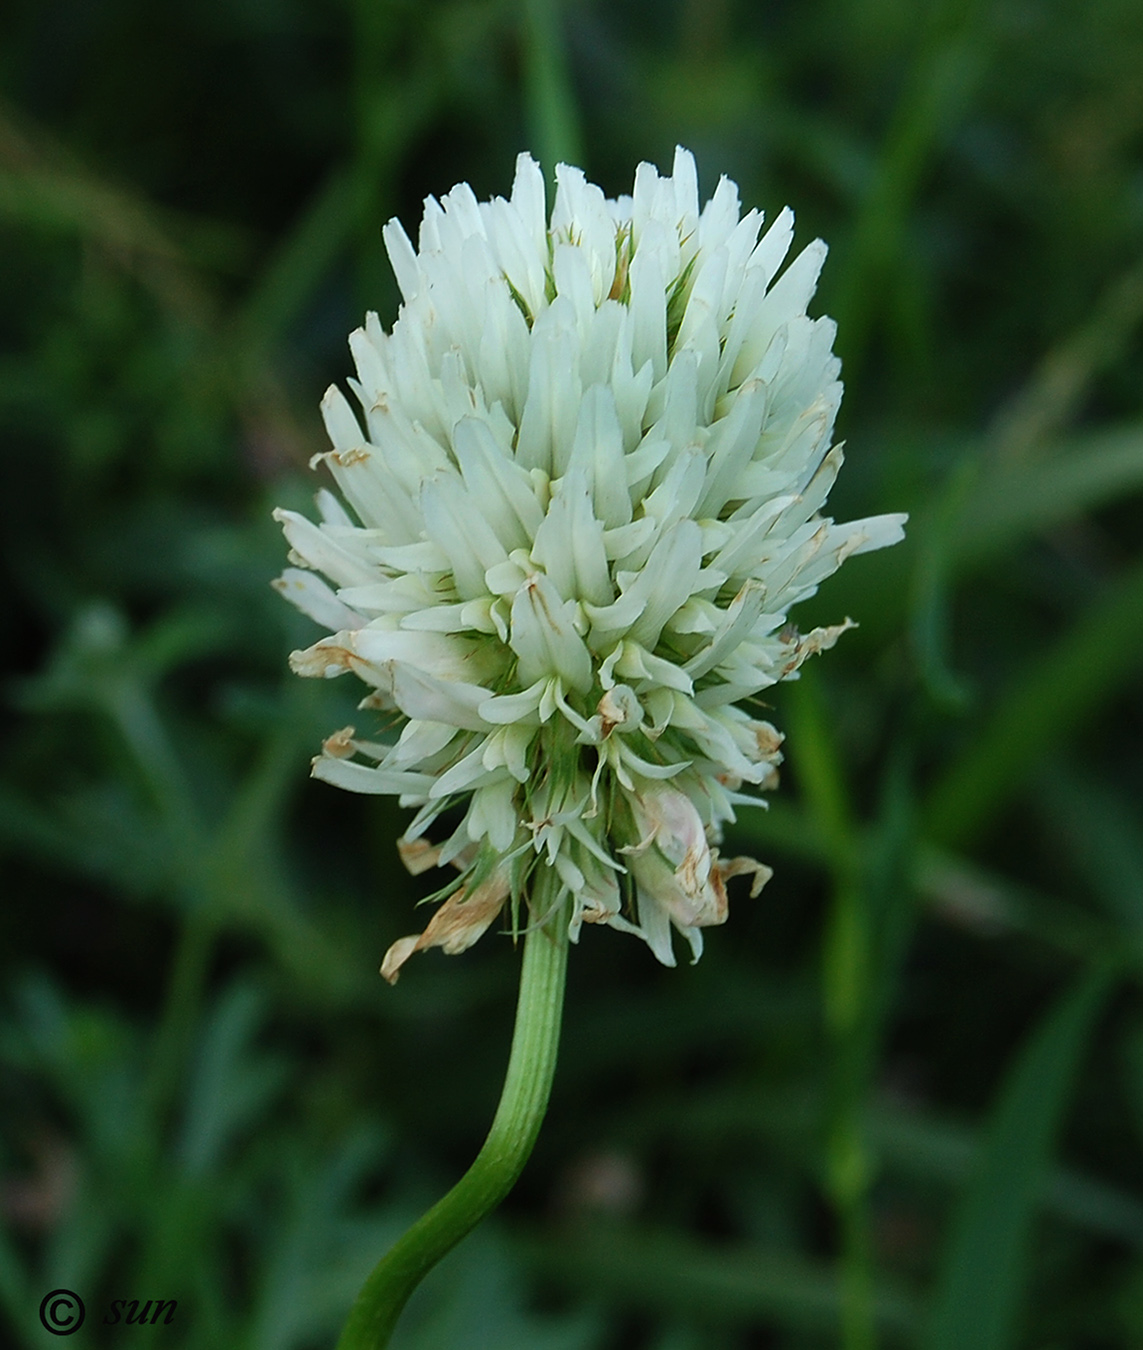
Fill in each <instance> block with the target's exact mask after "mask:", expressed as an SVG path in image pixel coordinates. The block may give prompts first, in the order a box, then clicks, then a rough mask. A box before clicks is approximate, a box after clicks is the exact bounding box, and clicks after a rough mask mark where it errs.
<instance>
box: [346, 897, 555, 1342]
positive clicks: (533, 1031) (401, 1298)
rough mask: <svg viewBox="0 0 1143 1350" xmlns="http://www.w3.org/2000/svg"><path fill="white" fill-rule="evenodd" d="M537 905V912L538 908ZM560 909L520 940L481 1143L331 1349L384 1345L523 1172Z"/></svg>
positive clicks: (362, 1297)
mask: <svg viewBox="0 0 1143 1350" xmlns="http://www.w3.org/2000/svg"><path fill="white" fill-rule="evenodd" d="M536 909H537V910H539V912H540V913H543V909H542V908H541V907H540V906H536ZM563 911H564V906H563V905H562V904H561V905H559V906H558V907H557V908H556V910H555V912H554V913H552V914H550V915H549V916H548V917H547V918H546V919H545V920H544V922H543V923H536V925H535V927H533V928H531V929H529V931H528V933H527V935H526V937H525V938H524V959H523V962H522V968H521V971H520V995H519V1000H518V1002H517V1004H516V1027H515V1031H514V1032H513V1035H512V1052H511V1055H510V1057H509V1060H508V1072H507V1074H506V1075H505V1079H504V1090H503V1092H502V1093H501V1096H500V1105H499V1106H498V1107H497V1109H496V1116H495V1118H494V1119H493V1121H492V1128H491V1129H490V1130H489V1132H488V1138H487V1139H486V1140H485V1141H484V1147H483V1148H482V1149H481V1150H480V1152H479V1153H478V1154H477V1156H476V1160H475V1162H473V1164H472V1166H471V1167H470V1168H469V1169H468V1171H467V1172H466V1173H465V1174H464V1176H463V1177H461V1179H460V1180H459V1181H458V1182H457V1184H456V1185H455V1186H454V1187H453V1188H452V1190H451V1191H449V1193H448V1194H447V1195H446V1196H445V1197H444V1198H443V1199H442V1200H439V1201H438V1202H437V1203H436V1204H435V1205H434V1206H433V1207H432V1209H430V1210H429V1211H428V1213H427V1214H425V1215H423V1216H422V1217H421V1218H420V1219H418V1220H417V1222H416V1223H415V1224H414V1225H413V1226H412V1228H410V1229H409V1230H408V1232H407V1233H405V1234H404V1236H403V1237H401V1238H399V1239H398V1241H397V1242H396V1243H395V1244H394V1245H393V1246H392V1247H391V1248H390V1249H389V1251H387V1252H386V1253H385V1255H384V1256H383V1257H382V1258H381V1260H380V1261H379V1262H378V1263H377V1265H376V1266H375V1267H374V1268H373V1271H372V1273H371V1274H370V1276H369V1278H368V1279H367V1280H366V1281H365V1284H364V1286H363V1287H362V1290H361V1293H360V1294H358V1296H357V1301H356V1302H355V1303H354V1305H353V1308H352V1310H351V1311H350V1314H349V1320H348V1321H347V1322H346V1324H345V1328H344V1330H343V1331H342V1333H341V1339H340V1340H339V1341H338V1343H337V1350H383V1347H385V1346H387V1345H388V1344H389V1337H390V1336H391V1335H392V1332H393V1328H394V1327H395V1326H396V1324H397V1319H398V1318H399V1317H400V1315H401V1310H402V1309H403V1308H404V1306H405V1304H406V1303H407V1302H408V1299H409V1296H410V1294H412V1292H413V1290H414V1289H415V1288H416V1287H417V1285H418V1284H420V1282H421V1280H422V1279H424V1277H425V1276H426V1275H427V1274H428V1273H429V1271H430V1270H432V1268H433V1266H435V1265H436V1264H437V1262H438V1261H440V1260H441V1258H442V1257H444V1256H445V1255H447V1253H448V1252H450V1251H451V1250H452V1249H453V1247H455V1246H456V1244H457V1243H458V1242H459V1241H460V1240H461V1238H463V1237H464V1236H465V1235H466V1234H468V1233H469V1232H471V1231H472V1229H473V1228H475V1227H476V1225H477V1224H478V1223H479V1222H480V1221H481V1219H483V1218H484V1217H485V1215H486V1214H489V1213H490V1212H491V1211H492V1210H493V1209H495V1208H496V1206H497V1205H498V1204H499V1203H500V1202H501V1200H503V1199H504V1197H505V1196H506V1195H507V1194H508V1192H509V1191H510V1190H511V1189H512V1187H513V1186H514V1185H515V1184H516V1179H517V1178H518V1177H519V1175H520V1173H521V1172H522V1171H523V1170H524V1164H525V1163H526V1162H527V1161H528V1156H529V1154H530V1153H531V1152H532V1146H533V1145H534V1144H535V1142H536V1136H537V1135H538V1134H539V1132H540V1124H541V1122H542V1121H543V1119H544V1112H545V1110H546V1109H547V1105H548V1096H549V1094H550V1092H551V1087H552V1078H553V1077H554V1075H555V1070H556V1054H557V1050H558V1047H559V1038H560V1019H561V1015H562V1013H563V1001H564V975H565V972H566V970H567V953H568V925H567V916H566V915H565V914H564V912H563ZM534 912H535V911H534Z"/></svg>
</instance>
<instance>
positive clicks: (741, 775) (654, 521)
mask: <svg viewBox="0 0 1143 1350" xmlns="http://www.w3.org/2000/svg"><path fill="white" fill-rule="evenodd" d="M556 181H557V190H556V196H555V204H554V208H553V210H552V214H551V219H550V221H549V220H548V218H547V215H546V208H545V190H544V180H543V176H542V174H541V171H540V168H539V166H538V165H537V164H536V162H535V161H534V160H533V159H532V158H531V157H530V156H528V155H521V156H520V158H519V160H518V161H517V168H516V178H515V182H514V185H513V188H512V195H511V197H510V199H509V200H507V201H505V200H504V199H502V198H496V199H494V200H492V201H488V202H479V201H477V199H476V197H475V195H474V193H473V191H472V189H471V188H470V187H469V186H468V184H466V183H461V184H459V185H458V186H457V187H455V188H453V190H452V191H451V192H449V193H448V194H447V196H445V197H444V198H443V199H442V200H441V201H440V202H438V201H437V200H435V199H434V198H432V197H430V198H429V199H428V200H427V201H426V203H425V213H424V219H423V220H422V223H421V229H420V237H419V245H418V247H417V248H416V249H414V247H413V245H412V243H411V242H410V240H409V239H408V237H407V236H406V234H405V232H404V230H403V229H402V227H401V225H400V224H399V223H398V222H397V221H396V220H394V221H391V222H390V223H389V224H388V225H387V226H386V227H385V230H384V238H385V244H386V246H387V249H388V253H389V257H390V260H391V262H392V265H393V269H394V272H395V273H396V277H397V281H398V284H399V286H400V289H401V292H402V295H403V297H404V303H403V305H402V307H401V309H400V312H399V315H398V318H397V320H396V323H395V324H394V326H393V330H392V332H391V333H386V332H385V331H383V329H382V327H381V324H380V322H379V320H378V318H377V315H376V314H372V313H371V314H369V315H368V317H367V319H366V324H365V327H364V328H363V329H358V330H357V332H355V333H353V334H352V336H351V337H350V339H349V345H350V349H351V351H352V353H353V356H354V359H355V362H356V366H357V379H356V380H351V381H350V385H351V387H352V390H353V393H354V394H355V396H356V398H357V401H358V403H359V404H360V408H361V414H360V415H359V414H358V413H357V412H355V411H354V409H353V408H352V407H351V406H350V404H349V402H348V401H347V400H346V398H345V397H344V395H343V394H342V393H341V392H340V391H339V390H338V389H337V388H336V387H332V388H330V390H329V391H328V393H327V394H326V396H325V399H324V402H323V404H322V412H323V415H324V419H325V425H326V428H327V431H328V433H329V437H330V440H331V442H332V444H333V447H334V448H333V449H332V450H331V451H328V452H326V453H324V454H321V455H318V456H316V457H315V461H314V463H315V464H316V462H317V461H318V460H321V461H324V463H325V464H326V465H327V466H328V468H329V470H330V471H331V473H332V475H333V478H334V481H335V483H336V485H337V487H338V488H339V490H340V493H341V496H342V498H343V499H344V501H345V502H346V503H348V506H349V508H351V510H352V513H353V514H352V515H351V514H350V511H349V510H346V508H345V506H343V505H342V503H341V501H339V500H338V498H337V497H335V496H334V495H333V494H332V493H330V492H329V491H326V490H323V491H321V492H320V493H319V494H318V498H317V505H318V510H319V512H320V515H321V520H320V523H318V524H314V523H312V522H311V521H309V520H307V519H306V518H304V517H303V516H300V515H298V514H296V513H295V512H292V511H285V510H280V511H278V512H276V513H275V514H276V518H277V519H278V520H280V521H281V522H282V524H283V527H284V530H285V534H286V537H287V539H288V541H289V544H290V548H291V554H290V560H291V562H293V563H294V564H296V566H295V567H293V568H289V569H287V570H286V571H285V572H284V574H283V575H282V577H281V578H280V580H279V581H278V582H277V583H276V584H277V585H278V587H279V589H280V590H281V591H282V592H283V594H285V595H286V596H287V597H288V598H289V599H291V600H292V601H293V602H294V603H295V604H296V605H297V606H298V607H299V608H300V609H302V610H303V611H304V612H305V613H306V614H308V615H310V616H311V617H312V618H313V619H315V620H316V621H317V622H318V623H319V624H321V625H322V626H323V627H325V628H326V629H328V630H331V633H332V635H331V636H328V637H324V638H322V639H321V640H320V641H318V642H316V643H314V645H313V646H311V647H309V648H307V649H306V650H305V651H298V652H294V653H293V654H292V656H291V658H290V661H291V665H292V667H293V669H294V670H295V671H296V672H297V673H299V674H301V675H311V676H326V677H332V676H337V675H341V674H343V673H345V672H352V673H353V674H355V675H357V676H358V677H359V678H360V679H362V680H363V681H364V682H365V683H366V684H367V685H369V686H370V689H371V692H370V693H369V694H368V696H367V697H366V698H365V699H364V701H363V702H362V704H361V707H362V708H363V709H375V710H377V711H379V712H380V713H382V714H389V715H390V725H391V727H392V730H393V732H395V733H396V734H395V736H392V737H389V738H383V739H380V740H368V739H359V738H358V736H357V733H356V731H355V729H354V728H353V727H346V728H345V729H344V730H342V731H339V732H337V733H336V734H335V735H333V736H331V737H330V738H329V739H328V740H327V741H326V742H325V744H324V747H323V750H322V754H321V755H320V756H319V757H317V758H316V759H315V760H314V763H313V773H314V775H315V776H316V777H318V778H321V779H324V780H325V781H326V782H329V783H333V784H336V785H337V786H339V787H343V788H348V789H349V790H351V791H355V792H366V793H382V794H395V795H396V796H397V797H398V798H399V800H400V803H401V804H402V805H403V806H408V807H415V808H416V814H415V816H414V817H413V820H412V822H411V824H410V825H409V827H408V829H407V830H406V832H405V835H404V837H403V839H402V841H401V843H400V852H401V856H402V858H403V859H404V861H405V863H406V865H407V866H408V867H409V868H410V870H412V871H414V872H419V871H421V870H423V869H425V868H427V867H430V866H433V865H438V866H444V865H446V864H450V863H451V864H453V865H454V866H455V867H456V868H457V869H458V875H457V876H456V878H455V880H454V881H453V883H452V884H451V885H450V886H447V887H445V888H444V890H443V891H442V892H441V893H440V896H439V897H438V898H443V901H444V903H443V904H442V905H441V906H440V908H439V909H438V910H437V911H436V913H435V915H434V917H433V918H432V920H431V922H430V923H429V925H428V927H427V928H426V929H425V931H424V932H423V933H421V934H420V935H419V936H417V937H409V938H402V939H401V940H400V941H398V942H397V943H395V944H394V945H393V946H392V947H391V948H390V950H389V952H388V953H387V955H386V957H385V962H384V965H383V967H382V973H383V974H384V975H385V976H386V977H387V978H388V979H390V980H395V979H396V978H397V972H398V970H399V968H400V966H401V965H402V964H403V962H404V961H405V960H406V959H407V958H408V956H409V955H410V954H411V953H412V952H413V951H416V950H419V949H423V948H425V947H429V946H440V947H443V948H444V950H445V951H446V952H459V951H463V950H464V949H466V948H467V947H469V946H471V945H472V943H473V942H475V941H476V939H477V938H478V937H479V936H480V935H481V934H482V933H483V932H484V931H485V930H486V929H487V928H488V927H489V926H490V925H491V924H493V923H494V922H495V921H496V919H497V917H498V916H499V914H500V913H501V912H502V910H503V908H504V907H505V905H506V904H508V905H510V906H511V910H512V920H513V927H514V928H517V927H518V926H519V923H520V916H519V909H520V902H521V898H522V897H523V896H525V895H526V894H527V893H528V891H527V887H528V883H529V877H530V876H531V875H532V874H533V873H534V872H535V870H536V869H549V873H548V878H549V884H548V887H547V890H546V892H545V893H546V894H547V895H548V896H550V897H553V899H552V901H551V903H552V904H557V903H568V902H569V899H570V903H569V907H568V913H569V915H570V936H571V937H572V938H573V940H574V939H575V938H576V937H577V936H578V934H579V931H580V927H581V925H582V924H583V923H585V922H587V923H604V924H608V925H610V926H611V927H612V928H616V929H619V930H621V931H623V932H628V933H633V934H636V935H638V936H639V937H641V938H643V939H644V940H645V941H646V942H647V944H648V945H649V946H650V948H651V950H652V951H653V952H654V954H655V956H656V957H658V959H659V960H660V961H662V962H663V963H665V964H667V965H673V964H674V959H675V958H674V954H673V951H672V937H671V929H672V926H673V927H674V928H675V929H677V930H678V931H679V932H680V933H681V934H682V936H683V937H684V938H685V939H686V941H687V942H688V943H689V944H690V948H691V950H692V952H693V955H694V958H695V959H697V958H698V956H699V954H700V952H701V950H702V930H703V929H704V928H705V927H708V926H710V925H712V924H719V923H722V922H723V921H724V920H725V918H726V914H727V899H726V888H725V883H726V881H727V879H728V878H729V877H731V876H733V875H735V874H737V873H742V872H749V873H752V874H753V892H754V893H756V892H757V890H758V888H759V887H760V886H761V885H762V884H763V883H764V882H765V881H766V879H767V878H768V877H769V875H770V873H769V869H768V868H766V867H764V866H763V865H762V864H761V863H757V862H753V861H752V860H750V859H743V858H737V859H733V860H730V861H724V860H722V859H721V858H720V857H719V854H718V850H717V847H716V845H717V843H718V840H719V838H720V834H721V829H722V826H723V825H724V823H726V822H728V821H732V820H733V819H734V808H735V807H736V806H739V805H744V804H747V803H756V802H758V801H759V799H758V798H757V796H755V795H753V794H751V793H747V792H744V791H743V790H742V789H743V788H745V787H747V786H748V787H750V788H752V789H754V790H755V791H757V790H760V789H766V788H768V787H772V786H774V785H775V783H776V781H777V775H776V766H777V764H778V763H779V762H780V760H781V752H780V748H779V747H780V745H781V741H782V737H781V735H780V734H779V733H778V732H777V731H776V730H775V729H774V728H773V727H772V726H771V725H770V724H769V723H768V722H767V721H764V720H759V719H758V718H757V717H755V716H754V715H753V714H752V712H751V711H750V710H749V706H750V705H751V704H752V703H756V701H757V696H758V695H759V694H760V693H761V692H762V691H763V690H765V689H767V688H768V687H769V686H771V685H773V684H775V683H777V682H778V681H780V680H784V679H790V678H792V677H794V676H795V675H796V674H797V671H798V668H799V667H800V666H801V664H802V662H803V661H805V659H806V658H807V657H808V656H810V655H811V654H813V653H816V652H819V651H822V650H824V649H825V648H828V647H831V646H832V645H833V644H834V642H835V641H836V639H837V637H838V636H839V634H841V633H842V632H843V631H844V630H845V629H846V628H848V627H849V626H851V625H850V621H849V620H848V619H847V620H845V622H843V623H840V624H838V625H836V626H833V627H828V628H816V629H814V630H813V631H812V632H809V633H806V634H804V635H803V634H800V633H799V632H798V631H797V629H796V628H794V627H793V626H792V625H791V624H789V623H788V622H787V618H786V616H787V612H788V611H789V609H790V607H791V606H792V605H794V604H796V603H797V602H798V601H799V600H803V599H805V598H806V597H807V596H809V595H812V594H813V593H814V591H815V590H816V589H817V586H818V584H819V583H820V582H821V581H822V579H823V578H825V577H827V576H829V575H830V573H832V572H833V571H835V570H836V569H837V568H838V567H839V566H840V564H841V563H842V562H843V561H844V560H845V558H847V557H849V556H850V555H851V554H856V553H863V552H867V551H869V550H871V549H878V548H883V547H885V546H886V545H889V544H893V543H895V542H896V541H897V540H899V539H900V538H901V536H902V524H903V521H904V519H905V517H904V516H902V515H884V516H876V517H872V518H869V519H865V520H858V521H851V522H849V523H848V524H842V525H838V524H834V523H833V521H832V520H830V519H828V518H825V517H823V516H822V515H821V509H822V507H823V505H824V503H825V500H826V496H827V493H828V492H829V489H830V487H831V486H832V484H833V481H834V479H835V477H836V475H837V472H838V469H839V468H840V467H841V462H842V453H841V447H840V446H835V447H833V448H831V433H832V430H833V425H834V419H835V416H836V413H837V409H838V405H839V403H840V400H841V392H842V386H841V384H840V382H839V380H838V373H839V369H840V363H839V362H838V360H837V358H836V357H835V356H834V355H833V351H832V345H833V337H834V331H835V325H834V324H833V322H832V320H830V319H828V318H819V319H810V318H808V317H807V315H806V305H807V303H808V301H809V299H810V297H811V296H812V294H813V292H814V289H815V286H816V283H817V277H818V273H819V271H820V269H821V265H822V262H823V260H824V258H825V253H826V249H825V245H824V244H822V243H821V241H820V240H819V241H815V242H814V243H812V244H810V245H809V246H808V247H807V248H805V249H803V250H802V252H801V253H799V254H798V256H797V257H796V258H794V260H793V261H792V262H791V263H790V264H789V265H788V266H787V267H786V268H785V270H784V271H782V272H781V275H778V274H779V269H780V268H781V265H782V263H783V260H784V259H785V257H786V254H787V252H788V250H789V248H790V243H791V238H792V232H793V215H792V213H791V212H790V211H789V209H786V210H784V211H782V212H781V213H780V214H779V215H778V217H777V218H776V219H775V221H774V222H773V223H772V224H771V225H770V226H769V228H768V229H767V230H766V232H765V233H764V234H761V237H759V235H760V231H761V225H762V217H761V215H760V214H759V213H758V212H757V211H749V212H747V213H746V215H744V216H742V215H740V206H739V201H738V193H737V189H736V187H735V185H734V184H733V183H732V182H731V181H730V180H729V179H727V178H725V177H724V178H722V179H721V180H720V181H719V184H718V187H717V189H716V190H715V193H714V196H713V197H712V198H711V199H710V200H709V201H708V202H707V203H706V204H705V206H704V207H703V208H702V210H701V212H700V209H699V200H698V184H697V177H696V172H695V164H694V160H693V158H692V156H691V155H690V154H689V153H688V152H687V151H685V150H682V149H680V150H677V151H676V154H675V161H674V167H673V173H672V175H671V176H670V177H661V176H660V175H659V174H658V173H657V172H656V170H655V169H654V167H652V166H651V165H650V164H641V165H640V166H639V168H638V170H637V171H636V174H635V184H634V191H633V193H632V195H631V196H630V197H621V198H619V199H618V200H609V199H607V198H605V197H604V195H603V192H602V191H601V190H600V189H599V188H598V187H596V186H594V185H593V184H591V183H588V182H587V181H586V180H585V177H584V175H583V173H582V172H581V171H580V170H579V169H576V168H572V167H570V166H567V165H560V166H559V167H558V168H557V169H556ZM775 278H777V279H776V280H775ZM318 574H321V576H319V575H318ZM322 576H324V577H325V578H327V579H328V581H323V580H322V579H321V577H322ZM328 583H331V584H328ZM457 807H459V808H463V816H462V817H461V819H460V820H459V823H456V824H455V827H454V828H452V830H451V833H449V834H448V836H447V837H446V838H445V839H444V840H443V841H442V842H440V843H438V844H435V845H433V844H430V843H429V842H428V840H427V838H426V832H427V831H428V830H429V828H430V826H432V825H433V822H434V821H435V820H436V819H437V818H438V817H439V816H440V815H441V814H442V813H443V812H445V811H447V810H449V809H450V808H457ZM532 917H533V919H540V920H542V919H543V918H544V917H545V916H544V915H533V916H532Z"/></svg>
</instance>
